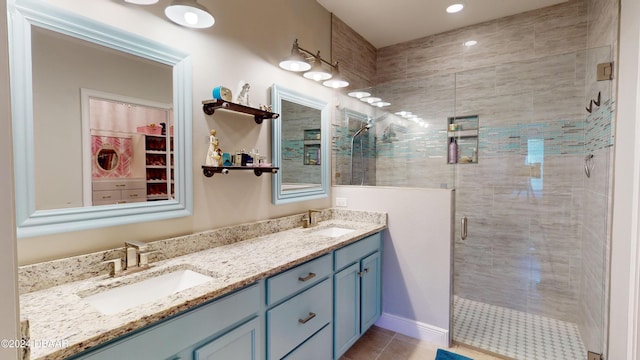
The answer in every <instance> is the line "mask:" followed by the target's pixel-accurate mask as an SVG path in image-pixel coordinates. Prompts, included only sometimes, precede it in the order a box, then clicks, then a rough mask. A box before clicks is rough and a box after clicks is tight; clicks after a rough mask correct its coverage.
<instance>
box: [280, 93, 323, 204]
mask: <svg viewBox="0 0 640 360" xmlns="http://www.w3.org/2000/svg"><path fill="white" fill-rule="evenodd" d="M271 96H272V104H273V109H274V112H276V113H279V114H280V117H279V118H278V119H274V121H273V132H272V135H273V136H272V138H273V139H272V140H273V151H272V153H273V162H274V164H275V166H277V167H279V168H280V170H279V171H278V173H277V174H276V175H275V176H274V179H273V192H272V194H273V196H272V198H273V203H274V204H284V203H290V202H294V201H304V200H312V199H319V198H323V197H327V196H329V181H330V180H329V171H330V169H329V164H330V161H329V156H330V149H329V139H330V135H331V134H330V128H329V103H328V102H326V101H323V100H319V99H316V98H313V97H310V96H307V95H305V94H302V93H299V92H297V91H294V90H290V89H287V88H285V87H282V86H280V85H273V87H272V89H271Z"/></svg>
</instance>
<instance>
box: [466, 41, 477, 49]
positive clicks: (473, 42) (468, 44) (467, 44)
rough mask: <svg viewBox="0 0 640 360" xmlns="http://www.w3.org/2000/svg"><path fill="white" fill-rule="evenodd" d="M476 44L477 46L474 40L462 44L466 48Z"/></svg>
mask: <svg viewBox="0 0 640 360" xmlns="http://www.w3.org/2000/svg"><path fill="white" fill-rule="evenodd" d="M477 44H478V42H477V41H475V40H467V41H465V42H464V46H466V47H471V46H474V45H477Z"/></svg>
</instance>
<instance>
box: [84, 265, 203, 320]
mask: <svg viewBox="0 0 640 360" xmlns="http://www.w3.org/2000/svg"><path fill="white" fill-rule="evenodd" d="M210 280H213V278H212V277H210V276H207V275H203V274H200V273H198V272H195V271H192V270H176V271H173V272H170V273H167V274H162V275H158V276H154V277H152V278H149V279H145V280H142V281H139V282H135V283H132V284H127V285H122V286H119V287H116V288H113V289H110V290H106V291H103V292H99V293H97V294H94V295H90V296H87V297H85V298H83V300H84V301H85V302H87V303H89V304H90V305H91V306H93V307H94V308H95V309H96V310H98V311H100V312H101V313H103V314H105V315H114V314H117V313H119V312H122V311H124V310H127V309H131V308H133V307H136V306H139V305H142V304H144V303H148V302H152V301H156V300H159V299H162V298H163V297H166V296H169V295H172V294H175V293H178V292H180V291H183V290H186V289H189V288H192V287H194V286H196V285H200V284H203V283H205V282H207V281H210Z"/></svg>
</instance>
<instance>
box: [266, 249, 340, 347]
mask: <svg viewBox="0 0 640 360" xmlns="http://www.w3.org/2000/svg"><path fill="white" fill-rule="evenodd" d="M332 265H333V257H332V255H331V254H327V255H324V256H321V257H319V258H316V259H314V260H311V261H309V262H307V263H304V264H301V265H299V266H297V267H295V268H292V269H289V270H286V271H284V272H282V273H280V274H278V275H275V276H273V277H271V278H268V279H267V306H268V310H267V312H266V322H267V359H268V360H280V359H288V360H291V359H305V360H331V359H332V355H333V354H332V349H333V338H332V336H331V334H332V331H331V329H332V326H331V321H332V319H333V304H332V302H331V299H332V298H333V282H332V274H333V267H332Z"/></svg>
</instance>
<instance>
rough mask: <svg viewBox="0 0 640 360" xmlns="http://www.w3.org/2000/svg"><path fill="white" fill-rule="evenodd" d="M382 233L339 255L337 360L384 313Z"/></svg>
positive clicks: (336, 263)
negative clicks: (382, 304) (382, 301)
mask: <svg viewBox="0 0 640 360" xmlns="http://www.w3.org/2000/svg"><path fill="white" fill-rule="evenodd" d="M381 248H382V240H381V234H380V233H377V234H374V235H371V236H369V237H367V238H364V239H362V240H360V241H358V242H356V243H353V244H351V245H348V246H346V247H344V248H342V249H338V250H336V252H335V269H336V273H335V275H334V294H335V300H334V320H333V321H334V359H339V358H340V357H341V356H342V355H343V354H344V353H345V352H346V351H347V350H348V349H349V348H350V347H351V346H352V345H353V344H354V343H355V342H356V341H357V340H358V339H359V338H360V336H361V335H362V334H363V333H364V332H365V331H367V330H368V329H369V327H371V325H373V323H374V322H375V321H376V320H377V319H378V318H379V317H380V313H381V277H382V273H381V270H382V269H381V262H380V261H381V257H380V251H381Z"/></svg>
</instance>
